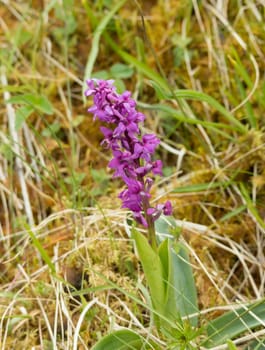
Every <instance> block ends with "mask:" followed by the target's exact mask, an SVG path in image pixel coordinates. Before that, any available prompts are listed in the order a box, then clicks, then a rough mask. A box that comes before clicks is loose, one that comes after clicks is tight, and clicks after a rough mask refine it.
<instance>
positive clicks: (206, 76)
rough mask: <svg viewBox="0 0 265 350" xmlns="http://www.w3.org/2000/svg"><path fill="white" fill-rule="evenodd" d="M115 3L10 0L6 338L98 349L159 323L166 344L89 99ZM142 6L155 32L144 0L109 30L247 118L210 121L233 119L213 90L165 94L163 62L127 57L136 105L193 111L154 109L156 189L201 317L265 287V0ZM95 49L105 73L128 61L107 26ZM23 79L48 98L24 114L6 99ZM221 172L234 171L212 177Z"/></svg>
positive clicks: (1, 186) (5, 20)
mask: <svg viewBox="0 0 265 350" xmlns="http://www.w3.org/2000/svg"><path fill="white" fill-rule="evenodd" d="M85 3H87V4H88V5H87V6H85ZM111 3H116V2H115V1H105V2H104V1H93V2H92V1H89V2H85V1H84V2H74V1H54V2H49V1H12V0H9V1H8V0H5V1H3V0H2V1H1V2H0V28H1V29H0V43H1V44H0V60H1V72H0V75H1V87H0V96H1V97H0V98H1V105H0V121H1V129H0V253H1V254H0V285H1V287H0V347H1V349H6V350H8V349H15V348H16V349H35V350H37V349H89V348H91V346H92V344H94V343H95V341H96V340H97V339H99V337H100V336H101V335H103V334H107V333H108V332H110V330H112V329H119V327H131V328H133V329H137V330H138V331H139V332H141V333H142V334H145V335H148V334H149V336H151V337H154V338H155V339H157V341H158V342H160V343H161V344H164V346H165V348H166V344H165V343H163V342H164V339H159V336H158V334H156V333H155V332H151V330H150V329H149V328H148V324H149V312H148V308H145V307H144V306H143V305H142V302H145V295H144V292H143V288H142V286H143V283H144V281H143V274H142V272H141V269H140V267H139V264H138V261H137V258H136V257H135V255H134V250H133V245H132V242H131V241H130V239H128V236H127V233H126V216H127V213H126V212H125V211H123V210H120V203H119V201H118V199H117V194H118V192H119V186H120V183H119V182H118V181H112V180H111V173H109V172H108V170H106V166H107V162H108V159H109V155H108V154H107V153H106V152H105V151H104V150H102V149H101V148H100V146H99V143H100V140H101V135H100V134H99V132H98V125H97V123H94V124H92V123H91V117H90V116H89V115H87V114H86V107H85V106H84V104H83V97H82V85H83V77H84V71H85V66H86V63H87V58H88V55H89V52H90V49H91V45H92V43H93V41H92V40H93V31H94V28H95V27H94V23H93V22H95V23H96V22H97V21H99V20H100V19H101V18H102V17H103V16H104V15H105V14H107V13H108V12H109V10H110V9H111V6H110V8H109V9H108V4H111ZM104 4H105V5H104ZM140 5H141V4H140ZM141 6H142V13H143V14H144V15H145V28H146V32H144V28H143V26H142V19H141V16H140V14H139V8H138V6H137V3H136V2H134V1H131V2H129V1H127V2H126V4H125V5H124V6H123V7H122V8H121V9H120V10H119V11H118V12H117V13H116V14H115V15H114V17H113V18H112V20H111V21H110V22H109V24H108V26H107V33H108V34H109V35H110V37H111V38H112V39H114V40H115V42H116V43H117V44H118V45H119V47H120V48H121V49H122V50H124V51H126V52H128V53H130V54H132V55H133V56H134V57H136V58H137V60H138V61H141V62H145V63H146V64H147V65H148V66H149V67H151V68H152V69H154V70H156V69H158V70H159V67H158V62H159V64H160V65H161V67H162V69H163V74H164V75H165V76H166V78H167V81H168V82H169V84H170V85H171V86H172V88H174V89H175V88H181V89H193V90H196V91H199V92H204V93H206V94H208V95H210V96H212V97H214V98H215V99H216V100H218V101H219V103H221V104H222V105H223V106H224V107H225V108H226V109H227V110H228V111H230V112H231V113H232V114H233V116H234V117H235V118H236V119H237V120H239V121H240V122H241V123H242V125H244V126H246V132H245V133H240V132H239V131H238V130H237V129H236V128H233V127H232V128H230V129H225V128H222V127H221V126H218V124H217V126H215V127H213V128H211V127H209V124H207V123H219V124H220V125H221V123H223V124H227V125H228V124H229V123H228V122H227V119H226V118H225V117H224V116H223V115H222V114H221V113H219V112H218V111H216V110H215V109H214V108H213V106H210V105H209V104H208V103H206V102H202V101H201V100H199V101H190V100H188V101H187V102H188V104H185V103H184V102H183V100H182V103H180V101H178V102H177V101H166V100H165V99H160V101H159V95H157V94H156V93H155V92H154V89H153V88H152V87H151V85H150V82H149V78H150V77H149V78H147V77H146V75H145V74H144V72H143V71H141V70H140V69H139V67H138V68H137V67H134V66H133V64H132V63H131V64H130V63H128V62H125V64H127V69H128V70H130V69H131V70H132V69H133V71H132V74H131V75H129V77H128V78H123V77H121V78H120V79H119V84H123V85H125V86H126V87H127V88H128V89H130V90H132V91H133V92H134V96H135V97H137V99H138V100H139V102H141V103H139V105H141V106H142V107H146V104H149V105H151V104H155V103H160V104H161V105H169V106H170V107H173V108H175V110H176V113H179V114H181V113H183V110H184V112H185V116H186V118H187V122H181V121H180V120H179V119H178V118H174V116H172V115H170V114H169V113H166V112H163V111H161V110H159V109H156V108H155V107H154V108H153V109H150V108H148V109H145V112H146V115H147V124H146V128H147V129H148V130H149V129H150V130H152V131H153V132H156V133H157V134H158V135H159V136H160V137H161V139H162V144H161V148H160V150H159V155H160V156H161V158H162V159H163V161H164V164H165V166H166V176H165V177H164V178H163V179H161V180H160V182H159V181H158V182H157V186H156V187H155V190H154V200H158V199H159V198H161V197H163V198H164V197H166V198H169V199H170V200H171V201H172V203H173V205H174V215H175V217H176V218H177V219H178V221H177V223H178V225H179V226H180V227H181V228H182V239H183V242H184V243H185V244H186V245H187V246H188V247H189V250H190V255H191V261H192V265H193V267H194V273H195V278H196V286H197V288H198V294H199V302H200V309H201V310H202V311H201V322H202V324H203V322H204V320H205V319H209V318H212V317H214V316H217V315H219V314H221V313H222V312H223V310H225V309H229V307H230V306H229V305H231V304H236V303H239V302H246V301H248V300H256V299H260V298H262V297H264V285H265V273H264V271H265V248H264V247H265V238H264V237H265V236H264V233H265V224H264V215H265V210H264V209H265V208H264V198H265V186H264V185H265V167H264V164H265V159H264V154H265V153H264V148H265V134H264V126H265V122H264V108H265V103H264V98H265V81H264V69H265V65H264V62H265V60H264V56H265V52H264V47H265V28H264V3H263V2H262V1H259V2H255V1H247V2H246V3H243V2H241V1H238V2H236V1H224V2H222V1H217V2H211V1H209V2H208V1H205V0H203V1H201V2H198V1H196V0H193V1H192V2H188V1H182V2H180V1H176V0H167V1H144V2H142V5H141ZM90 11H91V12H90ZM92 15H93V16H92ZM147 38H148V40H147ZM150 47H151V48H152V49H151V48H150ZM98 50H99V51H98V55H97V59H96V62H95V65H93V72H97V74H101V75H102V74H103V75H104V74H105V75H106V74H108V75H111V74H113V73H112V71H111V67H113V65H114V64H115V63H117V62H120V63H124V62H123V59H122V56H120V55H119V52H115V50H113V47H111V45H110V43H109V41H108V39H107V38H106V37H104V36H103V35H102V36H101V38H100V44H99V47H98ZM152 50H153V52H155V53H156V55H155V56H154V54H153V52H152ZM106 72H107V73H106ZM160 74H161V72H160ZM114 77H115V76H114ZM21 94H31V95H34V96H43V98H44V101H41V102H38V103H40V105H37V107H36V106H35V107H34V109H33V111H32V113H30V115H29V116H28V117H27V118H26V120H25V121H24V122H23V123H22V122H21V125H18V123H19V120H21V119H19V118H21V113H22V117H23V113H27V111H25V110H23V106H25V105H24V104H23V101H22V102H21V101H20V102H18V103H8V100H9V99H10V98H12V97H14V96H18V95H21ZM30 103H32V101H31V102H30ZM29 107H30V104H29ZM149 107H150V106H149ZM21 109H22V110H21ZM19 112H20V114H19ZM22 119H23V118H22ZM190 119H192V120H193V123H192V122H189V120H190ZM200 120H202V121H204V122H206V124H205V123H204V124H200V122H199V121H200ZM218 130H219V131H220V130H221V131H222V132H224V133H225V134H220V133H218ZM216 182H220V183H221V185H220V186H218V187H211V184H213V183H216ZM198 184H206V186H204V187H203V186H202V187H198ZM207 184H208V185H207ZM189 186H190V187H189ZM183 188H184V190H182V191H181V189H183ZM185 189H186V190H185ZM110 281H111V282H110ZM110 283H112V284H110ZM136 286H137V288H136ZM132 295H133V296H134V297H132ZM260 337H263V338H264V332H263V333H262V334H261V333H257V335H256V333H255V332H253V333H250V334H249V335H247V338H244V337H243V338H242V339H239V341H238V343H239V345H240V344H241V343H242V344H245V343H248V342H249V340H250V339H253V338H260ZM220 349H221V347H220ZM242 349H243V347H242Z"/></svg>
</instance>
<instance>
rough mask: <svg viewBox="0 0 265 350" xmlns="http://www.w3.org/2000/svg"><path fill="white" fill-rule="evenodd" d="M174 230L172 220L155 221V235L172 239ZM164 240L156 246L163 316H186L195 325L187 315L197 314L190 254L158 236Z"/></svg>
mask: <svg viewBox="0 0 265 350" xmlns="http://www.w3.org/2000/svg"><path fill="white" fill-rule="evenodd" d="M176 229H177V227H176V224H175V220H174V219H173V218H165V217H164V216H161V217H160V218H159V219H158V220H157V221H156V232H157V234H160V235H161V234H162V235H167V236H171V238H172V237H173V236H172V231H175V230H176ZM163 239H164V241H163V242H162V243H161V245H160V247H159V255H160V259H161V263H162V266H163V268H164V278H165V282H166V288H165V295H166V301H165V315H168V316H169V315H170V316H171V319H172V318H173V319H177V317H178V316H179V315H180V316H181V317H187V318H188V319H189V321H190V323H191V325H192V326H194V327H196V326H197V324H198V317H197V316H192V317H190V315H192V314H195V313H198V305H197V304H198V303H197V292H196V286H195V282H194V277H193V272H192V268H191V265H190V262H189V255H188V253H187V251H186V248H185V247H183V245H182V244H180V243H177V244H173V242H172V241H171V240H170V239H169V238H166V239H165V238H163V237H161V236H160V240H163Z"/></svg>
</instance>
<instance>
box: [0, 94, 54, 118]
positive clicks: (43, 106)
mask: <svg viewBox="0 0 265 350" xmlns="http://www.w3.org/2000/svg"><path fill="white" fill-rule="evenodd" d="M7 103H12V104H16V103H18V104H24V105H27V106H30V107H32V108H34V109H36V110H39V111H40V112H42V113H44V114H53V106H52V104H51V103H50V102H49V100H48V99H47V97H45V96H42V95H34V94H24V95H18V96H13V97H11V98H10V99H9V100H8V101H7Z"/></svg>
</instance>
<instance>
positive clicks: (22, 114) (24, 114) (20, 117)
mask: <svg viewBox="0 0 265 350" xmlns="http://www.w3.org/2000/svg"><path fill="white" fill-rule="evenodd" d="M33 112H34V109H33V108H32V107H31V106H28V105H26V106H22V107H20V108H18V109H17V110H16V121H15V129H16V130H17V131H18V130H19V129H21V127H22V125H23V123H24V122H25V121H26V119H27V118H28V117H29V116H30V115H31V114H32V113H33Z"/></svg>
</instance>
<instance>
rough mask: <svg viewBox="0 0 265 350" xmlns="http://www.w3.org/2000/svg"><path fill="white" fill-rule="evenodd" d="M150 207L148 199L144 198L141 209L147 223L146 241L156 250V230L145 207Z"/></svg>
mask: <svg viewBox="0 0 265 350" xmlns="http://www.w3.org/2000/svg"><path fill="white" fill-rule="evenodd" d="M148 208H150V204H149V200H148V199H145V200H144V201H143V209H144V214H145V219H146V222H147V225H148V241H149V243H150V245H151V247H152V248H153V250H154V251H155V252H157V242H156V232H155V223H154V220H153V219H152V217H151V215H148V214H147V209H148Z"/></svg>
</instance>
